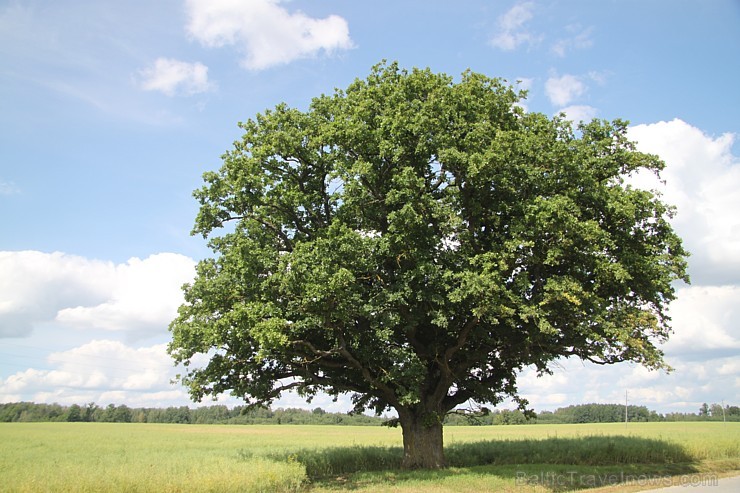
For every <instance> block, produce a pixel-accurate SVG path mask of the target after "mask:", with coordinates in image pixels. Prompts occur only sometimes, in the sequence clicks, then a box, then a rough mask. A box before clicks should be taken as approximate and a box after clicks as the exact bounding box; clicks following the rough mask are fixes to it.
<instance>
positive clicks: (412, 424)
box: [398, 410, 445, 469]
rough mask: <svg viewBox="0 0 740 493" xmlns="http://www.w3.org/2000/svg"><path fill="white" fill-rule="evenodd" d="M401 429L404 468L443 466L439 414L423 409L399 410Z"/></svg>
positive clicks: (435, 467)
mask: <svg viewBox="0 0 740 493" xmlns="http://www.w3.org/2000/svg"><path fill="white" fill-rule="evenodd" d="M398 417H399V421H400V423H401V429H402V430H403V462H402V466H403V467H404V468H405V469H439V468H442V467H444V466H445V456H444V443H443V438H442V419H441V417H440V414H438V413H435V412H425V411H418V410H414V411H404V412H399V416H398Z"/></svg>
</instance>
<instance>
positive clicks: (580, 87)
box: [545, 74, 587, 106]
mask: <svg viewBox="0 0 740 493" xmlns="http://www.w3.org/2000/svg"><path fill="white" fill-rule="evenodd" d="M586 89H587V87H586V84H585V83H584V82H583V80H582V78H581V77H578V76H575V75H570V74H565V75H563V76H561V77H557V76H553V77H550V78H549V79H547V81H546V82H545V94H547V97H548V98H549V99H550V102H551V103H552V104H553V105H555V106H566V105H568V104H570V103H571V102H573V101H574V100H575V99H577V98H579V97H580V96H582V95H583V94H584V93H585V92H586Z"/></svg>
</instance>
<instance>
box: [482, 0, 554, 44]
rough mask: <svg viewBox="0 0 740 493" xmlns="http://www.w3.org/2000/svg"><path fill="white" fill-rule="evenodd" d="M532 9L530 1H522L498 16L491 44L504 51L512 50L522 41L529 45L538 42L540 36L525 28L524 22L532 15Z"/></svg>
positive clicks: (532, 5)
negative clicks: (495, 32)
mask: <svg viewBox="0 0 740 493" xmlns="http://www.w3.org/2000/svg"><path fill="white" fill-rule="evenodd" d="M533 10H534V4H533V3H532V2H523V3H519V4H517V5H514V6H513V7H512V8H510V9H509V10H507V11H506V12H505V13H504V14H502V15H501V16H499V18H498V33H497V34H496V35H495V36H494V37H493V38H492V39H491V45H493V46H494V47H495V48H499V49H501V50H504V51H512V50H515V49H516V48H518V47H519V46H520V45H522V44H524V43H527V44H529V45H530V46H531V45H534V44H536V43H538V42H539V41H540V40H541V39H542V37H541V36H538V35H535V34H533V33H532V32H530V31H528V30H527V29H526V28H525V24H526V23H527V22H528V21H529V20H531V19H532V17H533V16H534V14H533V12H532V11H533Z"/></svg>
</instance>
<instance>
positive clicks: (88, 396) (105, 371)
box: [0, 340, 187, 405]
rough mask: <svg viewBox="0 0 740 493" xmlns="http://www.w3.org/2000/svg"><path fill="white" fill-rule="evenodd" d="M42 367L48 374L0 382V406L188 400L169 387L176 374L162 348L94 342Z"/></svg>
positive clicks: (35, 372)
mask: <svg viewBox="0 0 740 493" xmlns="http://www.w3.org/2000/svg"><path fill="white" fill-rule="evenodd" d="M46 362H47V364H48V366H49V367H50V368H51V369H43V370H40V369H34V368H29V369H27V370H24V371H19V372H16V373H15V374H13V375H10V376H8V377H7V378H5V379H0V402H13V401H17V400H32V401H34V402H58V403H61V404H74V403H76V404H81V403H83V402H97V403H101V404H102V403H107V402H115V403H118V404H122V403H126V404H128V405H170V404H174V403H178V405H179V403H181V402H182V401H183V400H185V399H187V397H186V395H185V392H184V391H183V390H182V389H179V388H178V389H175V388H173V387H172V385H171V384H170V381H171V379H172V378H173V377H174V373H175V369H174V368H173V365H172V360H171V359H170V357H169V356H168V355H167V352H166V345H165V344H157V345H154V346H150V347H141V348H134V347H130V346H127V345H125V344H123V343H121V342H118V341H110V340H93V341H90V342H88V343H86V344H84V345H82V346H79V347H76V348H72V349H70V350H67V351H60V352H55V353H52V354H50V355H49V356H48V357H47V358H46Z"/></svg>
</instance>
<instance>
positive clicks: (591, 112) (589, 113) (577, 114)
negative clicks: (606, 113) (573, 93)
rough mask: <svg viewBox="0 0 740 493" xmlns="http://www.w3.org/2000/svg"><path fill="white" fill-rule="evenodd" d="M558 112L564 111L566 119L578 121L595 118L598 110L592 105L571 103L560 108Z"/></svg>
mask: <svg viewBox="0 0 740 493" xmlns="http://www.w3.org/2000/svg"><path fill="white" fill-rule="evenodd" d="M558 112H559V113H565V118H566V119H568V120H570V121H572V122H575V123H578V122H588V121H591V120H592V119H594V118H596V115H597V114H598V112H599V111H598V110H597V109H596V108H594V107H593V106H588V105H573V106H566V107H565V108H562V109H560V110H559V111H558Z"/></svg>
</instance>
